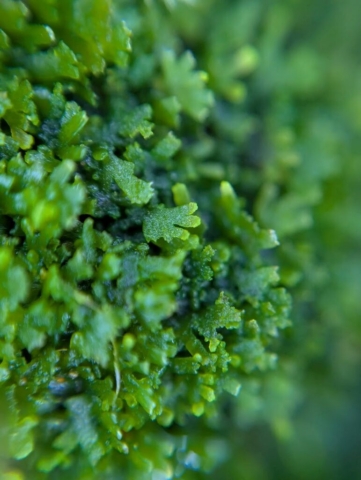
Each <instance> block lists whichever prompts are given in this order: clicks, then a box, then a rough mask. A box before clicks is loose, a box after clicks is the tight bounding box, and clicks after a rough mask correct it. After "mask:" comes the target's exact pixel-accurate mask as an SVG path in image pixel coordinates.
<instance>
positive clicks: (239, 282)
mask: <svg viewBox="0 0 361 480" xmlns="http://www.w3.org/2000/svg"><path fill="white" fill-rule="evenodd" d="M168 7H169V6H168ZM180 18H181V19H184V17H180ZM162 22H168V27H167V26H165V28H164V29H163V28H162V31H161V32H158V31H157V29H158V25H160V24H162ZM0 28H2V30H1V39H2V43H1V56H0V61H1V73H0V85H1V97H0V99H1V109H0V114H1V128H2V133H1V139H0V140H1V145H0V159H1V160H0V170H1V173H0V213H1V216H0V222H1V223H0V225H1V236H0V241H1V247H0V265H1V277H0V289H1V290H0V291H1V300H0V308H1V327H0V357H1V392H2V408H4V409H5V410H6V412H7V415H6V419H4V421H3V424H2V430H3V432H4V434H5V435H7V436H8V438H9V445H8V452H7V456H8V457H9V458H11V459H14V461H10V460H9V461H7V463H6V466H5V467H4V469H5V470H4V471H5V472H8V473H6V475H8V476H9V475H10V477H11V475H13V476H14V475H15V477H16V478H23V477H22V474H21V473H16V472H21V471H22V472H24V475H29V477H27V476H26V477H24V478H30V477H31V478H39V479H41V478H50V477H51V478H54V479H55V478H65V477H67V478H76V479H77V480H80V479H86V478H102V479H104V478H115V476H118V475H121V476H122V477H123V476H124V475H125V478H129V479H130V478H131V479H137V478H150V477H149V475H150V472H153V473H154V472H159V475H161V476H162V477H161V478H171V477H172V476H173V475H177V476H179V475H181V474H182V472H183V473H184V472H185V470H186V469H187V468H191V469H192V465H191V464H190V463H189V459H188V457H189V455H195V454H194V452H193V450H194V449H196V450H197V451H199V454H197V458H198V460H197V462H198V463H199V462H200V465H199V466H200V467H202V468H208V466H209V465H208V464H209V455H208V454H206V452H204V454H202V448H203V447H204V446H203V447H202V445H200V446H198V447H195V446H193V443H194V442H196V440H197V434H194V435H191V434H190V432H191V424H192V422H193V420H192V418H196V417H202V418H204V419H205V420H204V421H205V423H207V422H210V421H212V420H211V419H212V418H214V417H215V416H216V415H217V411H218V410H219V409H220V408H221V405H222V402H224V401H228V400H227V398H228V396H229V394H231V395H234V396H237V395H238V393H239V390H240V389H241V386H242V381H243V378H251V377H252V375H253V374H254V373H253V372H257V371H264V370H268V369H270V368H273V366H274V363H275V360H276V355H275V354H274V353H272V346H271V345H272V341H273V339H274V337H276V336H277V334H278V330H279V329H283V328H284V327H286V326H287V325H288V324H289V320H288V314H289V304H290V301H289V297H288V295H287V293H286V292H285V290H284V289H283V288H280V286H279V276H278V273H277V269H276V268H275V267H272V266H270V265H269V261H267V259H266V258H265V256H264V254H263V252H264V251H266V250H268V249H272V248H274V247H275V246H277V245H278V241H277V237H276V234H275V233H274V231H272V230H265V229H262V228H260V227H259V226H258V224H257V223H256V222H255V221H254V219H253V218H252V217H251V216H250V215H249V214H248V213H246V211H245V208H244V207H245V204H244V202H243V200H241V199H240V198H239V197H238V195H237V193H236V191H235V190H234V189H233V188H232V186H231V184H230V183H228V181H227V178H229V177H230V176H231V175H229V174H227V172H226V170H228V169H229V168H230V166H231V164H230V163H229V160H226V161H225V163H224V166H222V164H221V163H220V164H218V165H217V164H214V163H210V164H209V166H207V164H206V163H204V161H203V159H204V158H207V157H210V156H211V155H210V153H211V152H210V149H211V150H212V149H213V146H212V141H213V140H212V135H210V134H209V133H207V129H208V128H212V125H213V123H214V121H213V123H212V122H211V121H210V120H209V115H210V109H211V108H212V105H213V103H214V94H213V93H212V92H211V90H210V88H209V86H208V85H207V75H206V74H205V73H204V72H202V71H200V70H198V68H197V65H196V61H195V59H194V57H193V55H192V54H191V53H190V52H185V53H182V52H181V51H180V49H179V47H178V46H177V43H179V40H180V38H181V37H180V36H179V33H177V28H176V26H172V22H171V15H170V13H169V12H168V11H167V8H166V6H164V5H163V4H162V3H161V2H154V3H151V4H150V5H147V4H143V3H142V2H126V1H115V0H114V1H110V0H108V1H105V2H103V1H102V2H99V1H97V0H86V1H83V0H66V1H63V0H62V1H60V0H59V1H46V2H41V3H39V2H38V1H30V0H29V1H27V2H24V3H22V2H19V1H13V0H6V1H3V2H1V5H0ZM158 33H159V34H158ZM246 53H247V52H246ZM248 53H249V52H248ZM246 57H247V58H248V57H249V55H248V56H247V55H246ZM242 58H243V57H242ZM247 58H246V60H247ZM252 58H253V57H252ZM246 60H244V61H243V63H244V62H245V61H246ZM241 63H242V62H241ZM243 63H242V65H243ZM248 63H249V62H248ZM247 65H248V64H247ZM242 68H246V67H244V66H243V67H242ZM246 70H249V68H248V67H247V68H246ZM224 155H225V157H227V152H225V153H224ZM197 203H198V204H199V206H197ZM199 432H201V430H199ZM188 434H190V437H189V444H187V445H184V442H183V440H182V439H183V438H185V437H184V435H188ZM207 448H208V447H207ZM192 452H193V453H192ZM197 468H198V467H197ZM124 472H125V473H124ZM16 475H17V476H16ZM10 477H9V478H10ZM11 478H12V477H11ZM152 478H153V477H152ZM157 478H158V477H157Z"/></svg>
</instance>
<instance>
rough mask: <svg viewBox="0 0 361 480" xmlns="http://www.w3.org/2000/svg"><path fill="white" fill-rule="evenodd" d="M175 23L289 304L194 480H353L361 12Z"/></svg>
mask: <svg viewBox="0 0 361 480" xmlns="http://www.w3.org/2000/svg"><path fill="white" fill-rule="evenodd" d="M171 15H172V18H173V22H174V24H175V25H176V28H177V29H178V30H179V31H180V32H181V37H182V39H183V42H184V45H185V46H186V47H187V48H190V49H191V50H192V51H193V52H194V53H195V56H196V58H197V60H198V62H199V63H200V65H201V67H202V68H203V69H204V70H205V71H207V72H208V73H209V84H210V86H211V87H212V89H213V90H214V91H215V92H216V105H215V109H214V112H213V114H212V117H211V119H210V121H209V123H210V127H209V128H210V132H211V133H212V135H213V138H215V141H216V144H217V147H216V149H215V151H214V153H213V155H214V159H215V161H219V158H221V159H222V160H221V161H222V162H223V167H224V169H225V171H226V172H227V173H226V175H227V176H228V177H229V178H230V179H231V181H232V184H233V185H234V186H235V188H236V189H237V191H238V192H239V194H240V195H241V196H243V197H245V198H246V199H247V208H248V209H249V210H250V211H251V212H252V213H253V215H255V217H256V218H257V220H258V221H259V223H260V224H261V225H262V226H266V227H270V228H275V229H276V231H277V233H278V235H279V238H280V242H281V246H280V247H279V249H278V250H277V252H276V253H275V257H274V262H275V263H278V264H280V265H281V278H282V282H283V284H284V285H285V286H287V288H288V289H289V290H290V291H291V293H292V296H293V313H292V321H293V327H292V328H290V329H289V330H288V331H287V332H286V334H285V336H284V338H283V339H281V341H280V347H279V357H280V358H279V365H278V370H277V371H275V372H274V373H273V374H272V375H269V374H267V376H265V378H262V377H261V376H260V379H259V381H254V380H252V381H248V380H247V379H244V382H243V386H244V388H243V391H242V393H241V394H240V396H239V400H238V401H237V404H235V405H231V406H229V408H228V409H225V412H224V414H223V415H222V416H221V418H220V420H219V422H218V423H217V424H215V425H214V426H213V429H212V428H211V429H210V433H209V434H210V435H211V436H213V435H214V441H213V444H212V445H213V446H212V447H209V448H210V451H212V452H213V453H212V455H213V457H219V460H220V466H219V468H218V470H217V469H216V471H215V472H213V473H212V474H211V475H205V476H204V477H203V475H202V474H199V478H214V479H218V478H228V479H235V480H236V479H237V480H238V479H239V480H241V479H242V480H271V479H272V480H276V479H277V480H280V479H292V480H294V479H295V480H296V479H300V480H301V479H302V480H303V479H308V480H313V479H314V480H316V479H317V480H323V479H327V480H331V479H335V480H336V479H337V480H339V479H343V478H349V479H358V478H361V457H360V454H359V452H360V448H361V412H360V404H361V382H360V367H361V324H360V307H361V303H360V299H361V254H360V245H361V216H360V211H359V205H360V200H361V163H360V153H361V68H360V67H361V50H360V44H361V30H360V26H359V19H360V18H361V2H359V1H357V0H345V1H343V2H340V1H337V0H317V1H310V0H301V1H299V0H280V1H277V0H270V1H267V0H263V1H262V0H234V1H230V0H228V1H225V0H222V1H221V0H198V1H197V2H193V5H192V6H189V5H188V6H187V5H185V4H183V5H179V6H178V7H177V8H175V9H174V10H173V11H172V14H171ZM217 159H218V160H217ZM207 161H209V158H207ZM224 432H226V436H227V438H228V441H227V445H225V443H224V440H219V442H218V443H217V435H219V439H224V435H225V433H224ZM212 438H213V437H212ZM222 442H223V443H222ZM212 455H211V456H212ZM197 478H198V477H197Z"/></svg>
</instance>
